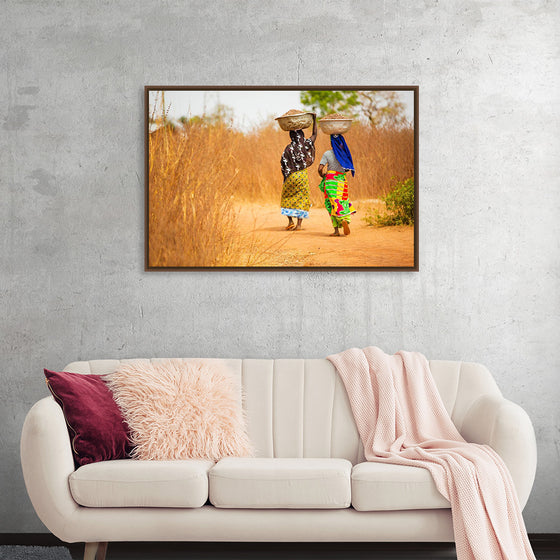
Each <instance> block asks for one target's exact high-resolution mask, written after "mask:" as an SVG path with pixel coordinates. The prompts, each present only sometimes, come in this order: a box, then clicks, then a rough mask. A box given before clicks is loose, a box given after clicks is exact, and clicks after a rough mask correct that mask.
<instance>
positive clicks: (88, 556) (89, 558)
mask: <svg viewBox="0 0 560 560" xmlns="http://www.w3.org/2000/svg"><path fill="white" fill-rule="evenodd" d="M98 547H99V543H98V542H87V543H86V547H85V548H84V560H95V557H96V556H97V549H98Z"/></svg>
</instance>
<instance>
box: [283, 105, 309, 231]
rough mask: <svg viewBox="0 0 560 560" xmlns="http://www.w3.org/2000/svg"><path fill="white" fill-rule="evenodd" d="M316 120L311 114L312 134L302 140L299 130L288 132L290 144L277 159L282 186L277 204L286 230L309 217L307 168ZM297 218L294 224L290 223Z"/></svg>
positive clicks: (298, 225) (298, 227)
mask: <svg viewBox="0 0 560 560" xmlns="http://www.w3.org/2000/svg"><path fill="white" fill-rule="evenodd" d="M316 138H317V121H316V118H315V115H313V133H312V134H311V136H310V137H309V138H305V135H304V134H303V130H290V140H291V142H290V143H289V144H288V145H287V146H286V148H285V149H284V153H283V154H282V157H281V159H280V165H281V168H282V175H283V176H284V185H283V187H282V198H281V202H280V206H281V212H282V215H283V216H287V217H288V225H287V226H286V229H288V230H299V229H301V222H302V220H303V218H309V207H310V206H311V204H310V200H309V176H308V174H307V168H308V167H309V166H310V165H311V164H312V163H313V162H314V161H315V139H316ZM294 218H297V225H296V224H294Z"/></svg>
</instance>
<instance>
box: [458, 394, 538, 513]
mask: <svg viewBox="0 0 560 560" xmlns="http://www.w3.org/2000/svg"><path fill="white" fill-rule="evenodd" d="M460 431H461V435H462V436H463V437H464V438H465V439H466V440H467V441H469V442H472V443H480V444H487V445H489V446H490V447H492V449H494V451H496V453H498V455H500V457H501V458H502V459H503V460H504V463H505V464H506V466H507V468H508V470H509V472H510V474H511V478H512V479H513V483H514V484H515V488H516V490H517V496H518V498H519V503H520V505H521V508H523V507H525V504H526V503H527V500H528V499H529V494H530V493H531V488H532V487H533V482H534V481H535V473H536V470H537V444H536V440H535V431H534V429H533V425H532V423H531V420H530V418H529V416H528V415H527V413H526V412H525V411H524V410H523V409H522V408H521V407H520V406H519V405H517V404H515V403H513V402H511V401H509V400H507V399H504V398H503V397H501V396H494V395H484V396H482V397H480V398H479V399H477V400H476V401H475V402H474V403H473V405H472V406H471V408H470V409H469V411H468V412H467V415H466V416H465V419H464V421H463V425H462V426H461V430H460Z"/></svg>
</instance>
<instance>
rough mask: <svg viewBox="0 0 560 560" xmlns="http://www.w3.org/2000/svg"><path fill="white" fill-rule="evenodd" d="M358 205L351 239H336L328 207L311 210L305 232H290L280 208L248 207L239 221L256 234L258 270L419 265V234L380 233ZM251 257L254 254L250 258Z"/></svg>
mask: <svg viewBox="0 0 560 560" xmlns="http://www.w3.org/2000/svg"><path fill="white" fill-rule="evenodd" d="M372 205H375V203H374V201H356V202H355V206H356V208H357V213H356V214H355V215H354V216H353V219H352V222H351V224H350V227H351V233H350V235H349V236H344V235H343V234H342V231H341V236H340V237H331V235H330V234H331V233H332V232H333V228H332V226H331V223H330V219H329V216H328V214H327V211H326V210H325V208H324V207H314V208H311V211H310V217H309V219H307V220H303V228H302V229H301V230H300V231H286V229H285V228H286V225H287V224H288V219H287V218H286V217H285V216H282V215H281V214H280V208H279V206H278V205H276V204H245V205H243V206H240V207H239V208H237V211H238V215H239V220H240V222H241V223H242V224H246V226H247V230H248V231H249V232H252V233H253V235H251V234H249V235H248V236H247V237H248V238H252V243H253V246H252V248H251V250H250V254H251V255H252V256H253V258H254V259H256V260H254V261H253V263H254V264H253V266H298V267H299V266H317V267H320V266H328V267H331V266H333V267H336V266H341V267H344V266H347V267H361V266H374V267H383V266H386V267H405V266H413V265H414V228H413V227H412V226H393V227H385V228H375V227H371V226H368V225H366V223H365V222H364V221H363V220H362V218H363V217H364V215H365V211H364V208H365V206H368V207H371V206H372ZM247 256H249V253H247V254H246V255H245V257H247Z"/></svg>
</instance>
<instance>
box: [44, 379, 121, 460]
mask: <svg viewBox="0 0 560 560" xmlns="http://www.w3.org/2000/svg"><path fill="white" fill-rule="evenodd" d="M44 372H45V378H46V381H47V387H48V388H49V390H50V392H51V393H52V395H53V397H54V400H55V401H56V402H57V403H58V404H59V406H60V408H61V409H62V413H63V414H64V419H65V420H66V425H67V426H68V433H69V435H70V439H71V441H72V453H73V454H74V464H75V465H76V467H79V466H81V465H87V464H89V463H95V462H97V461H110V460H113V459H125V458H127V457H128V454H129V452H130V442H129V438H128V426H127V424H126V422H125V421H124V419H123V417H122V414H121V411H120V410H119V407H118V406H117V404H116V403H115V401H114V400H113V395H112V393H111V391H109V389H108V388H107V385H106V384H105V381H104V380H103V378H102V377H101V376H100V375H93V374H91V375H81V374H79V373H71V372H67V371H62V372H57V371H50V370H48V369H45V370H44Z"/></svg>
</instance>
